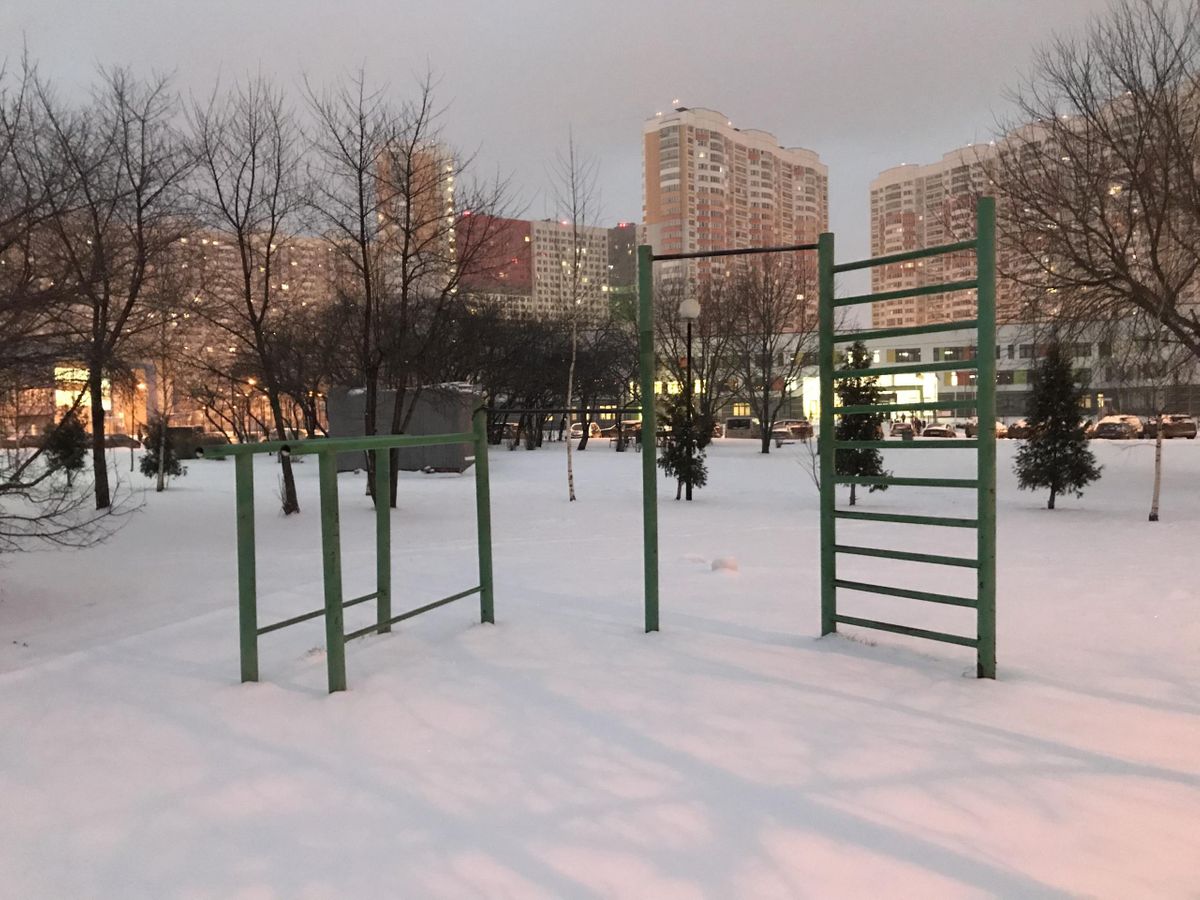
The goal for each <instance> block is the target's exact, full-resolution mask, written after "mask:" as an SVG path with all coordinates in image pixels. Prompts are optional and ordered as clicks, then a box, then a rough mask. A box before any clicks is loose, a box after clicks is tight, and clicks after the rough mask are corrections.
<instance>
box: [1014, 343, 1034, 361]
mask: <svg viewBox="0 0 1200 900" xmlns="http://www.w3.org/2000/svg"><path fill="white" fill-rule="evenodd" d="M1035 351H1036V348H1035V347H1034V345H1033V344H1022V345H1021V346H1020V347H1019V348H1018V354H1019V356H1020V358H1021V359H1033V356H1034V353H1035Z"/></svg>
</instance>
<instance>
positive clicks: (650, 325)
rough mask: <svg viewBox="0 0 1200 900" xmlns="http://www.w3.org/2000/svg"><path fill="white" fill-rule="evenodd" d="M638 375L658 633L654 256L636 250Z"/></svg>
mask: <svg viewBox="0 0 1200 900" xmlns="http://www.w3.org/2000/svg"><path fill="white" fill-rule="evenodd" d="M638 374H639V381H640V382H641V394H642V564H643V566H644V573H643V574H644V576H645V603H646V631H647V632H651V631H658V469H657V465H658V449H657V446H656V444H657V436H658V422H657V416H656V415H655V412H654V254H653V250H652V249H651V248H650V247H649V246H648V245H646V244H642V245H641V246H639V247H638Z"/></svg>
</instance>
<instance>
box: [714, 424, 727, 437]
mask: <svg viewBox="0 0 1200 900" xmlns="http://www.w3.org/2000/svg"><path fill="white" fill-rule="evenodd" d="M712 436H713V437H715V438H723V437H725V426H724V425H722V424H721V423H720V422H713V430H712Z"/></svg>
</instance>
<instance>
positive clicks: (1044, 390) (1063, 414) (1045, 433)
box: [1015, 342, 1100, 509]
mask: <svg viewBox="0 0 1200 900" xmlns="http://www.w3.org/2000/svg"><path fill="white" fill-rule="evenodd" d="M1082 396H1083V392H1082V390H1081V389H1080V388H1079V387H1078V386H1077V385H1076V384H1075V373H1074V371H1073V370H1072V368H1071V360H1070V359H1068V358H1067V356H1066V355H1065V354H1064V353H1063V352H1062V348H1061V347H1060V346H1059V345H1058V343H1057V342H1055V343H1053V344H1051V345H1050V348H1049V351H1048V352H1047V353H1046V356H1045V358H1044V359H1043V360H1042V361H1041V362H1040V363H1039V364H1038V367H1037V372H1036V375H1035V381H1034V385H1033V392H1032V393H1031V394H1030V396H1029V405H1028V407H1027V409H1026V420H1027V421H1028V422H1029V439H1028V440H1027V441H1025V442H1024V443H1023V444H1022V445H1021V449H1020V450H1018V451H1017V461H1016V466H1015V468H1016V472H1017V483H1018V484H1019V486H1020V487H1021V489H1022V490H1026V489H1028V490H1035V489H1037V488H1041V487H1048V488H1050V500H1049V502H1047V503H1046V508H1047V509H1054V498H1055V497H1057V496H1058V495H1059V494H1068V493H1070V494H1074V495H1075V496H1076V497H1081V496H1083V488H1084V486H1085V485H1087V484H1088V483H1090V482H1093V481H1095V480H1096V479H1097V478H1099V477H1100V467H1099V466H1097V465H1096V457H1095V456H1093V455H1092V451H1091V450H1090V449H1088V443H1087V437H1086V436H1085V435H1084V431H1083V428H1084V425H1083V417H1082V416H1081V415H1080V413H1079V403H1080V400H1081V399H1082Z"/></svg>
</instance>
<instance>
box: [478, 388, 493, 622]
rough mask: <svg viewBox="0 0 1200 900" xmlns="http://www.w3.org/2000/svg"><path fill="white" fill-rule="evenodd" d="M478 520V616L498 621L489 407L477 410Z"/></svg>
mask: <svg viewBox="0 0 1200 900" xmlns="http://www.w3.org/2000/svg"><path fill="white" fill-rule="evenodd" d="M474 435H475V520H476V536H477V539H478V545H479V620H480V621H481V622H487V623H489V624H495V622H496V609H495V595H494V594H493V585H492V501H491V486H490V484H489V481H488V440H487V410H485V409H482V408H481V409H477V410H475V420H474Z"/></svg>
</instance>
